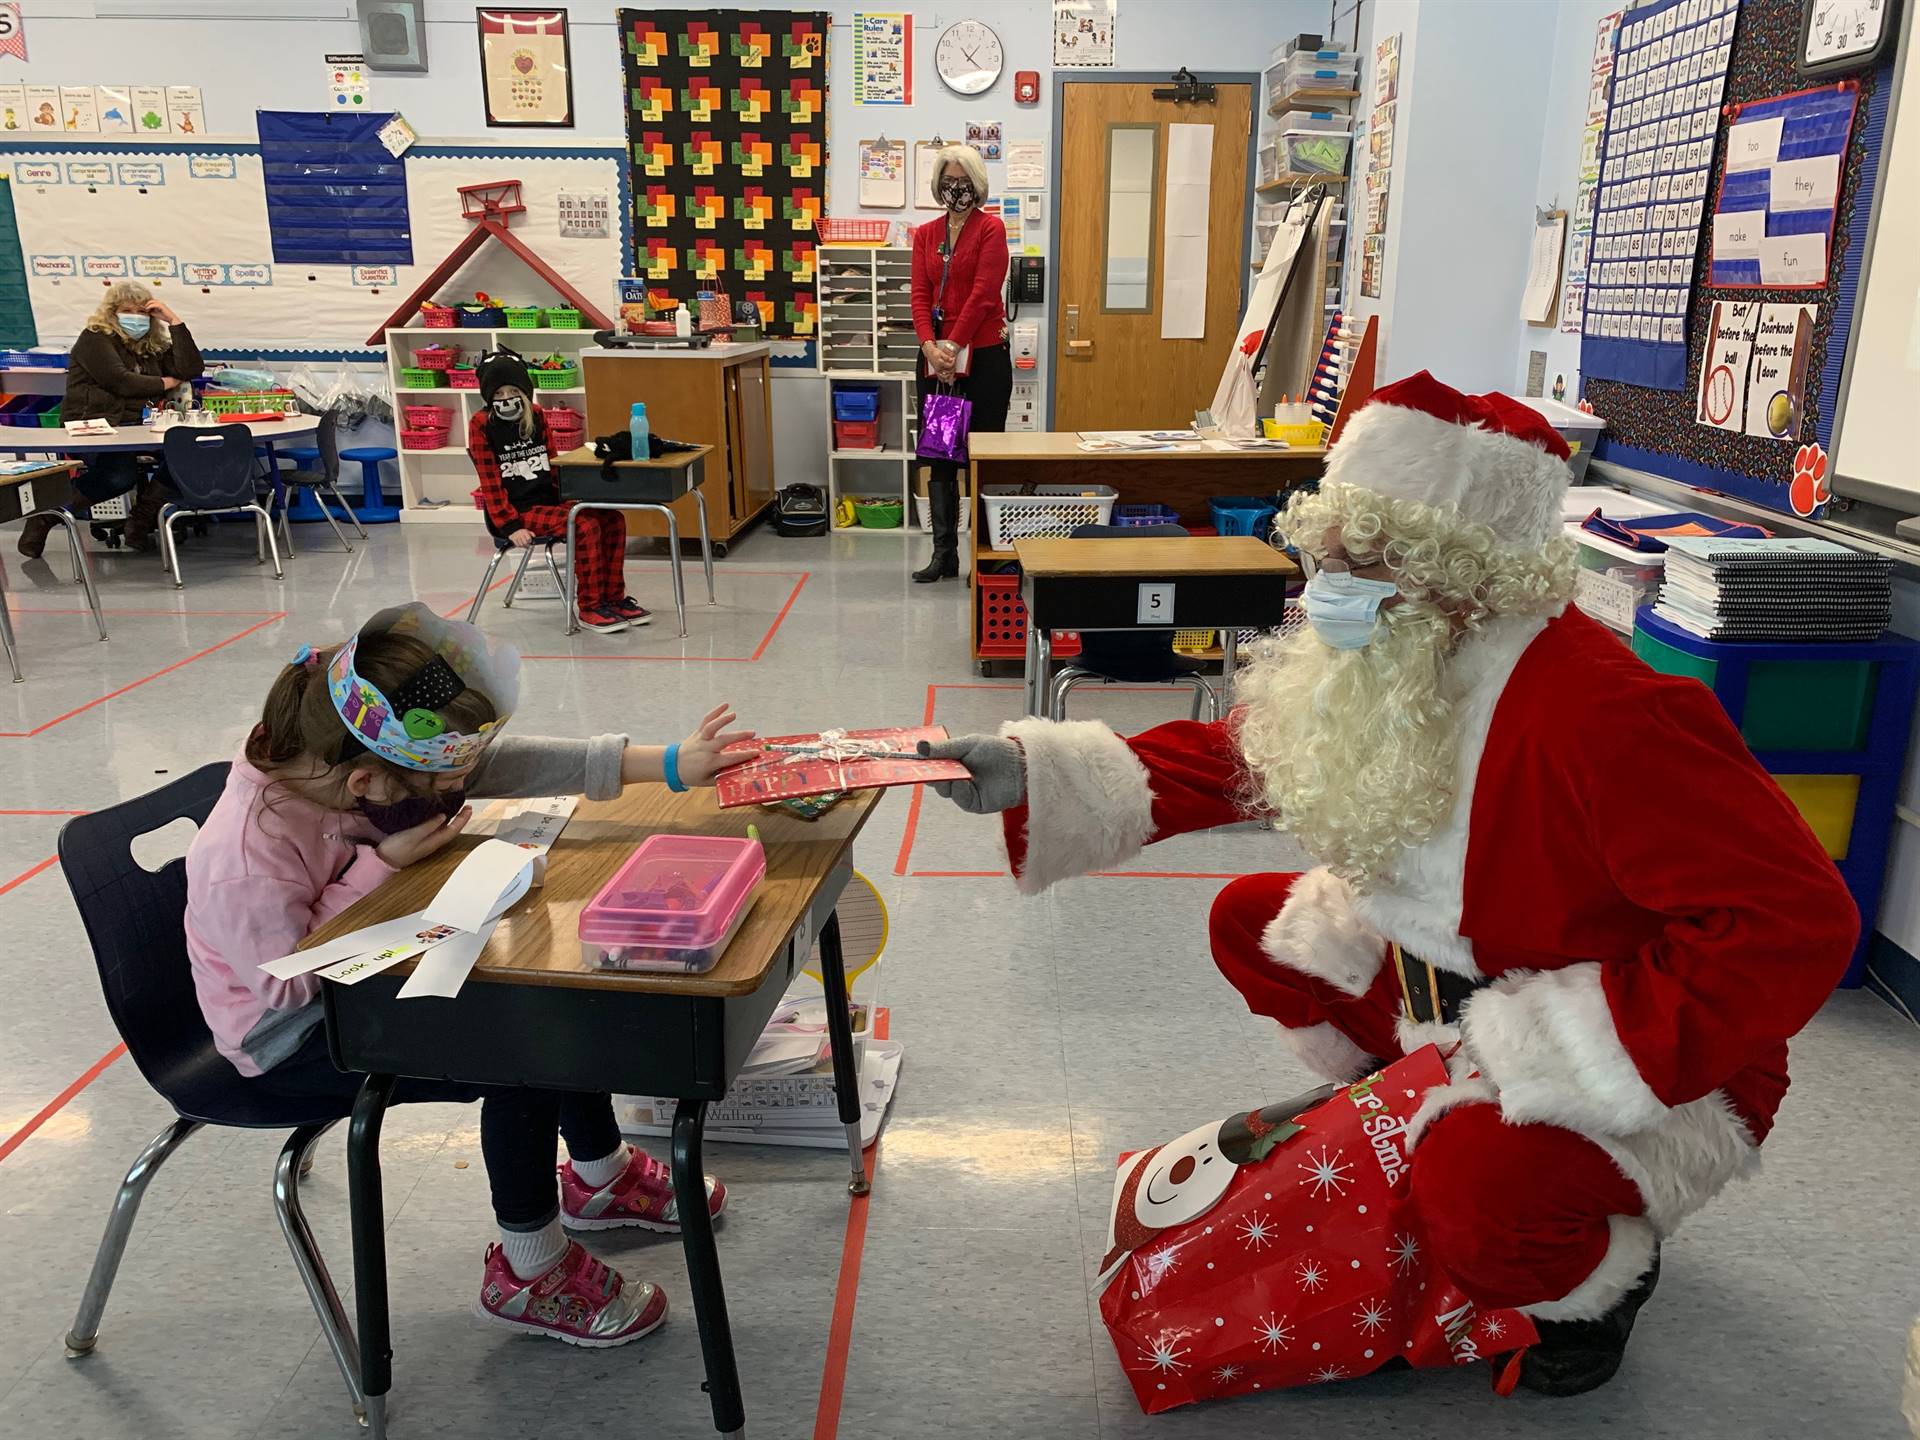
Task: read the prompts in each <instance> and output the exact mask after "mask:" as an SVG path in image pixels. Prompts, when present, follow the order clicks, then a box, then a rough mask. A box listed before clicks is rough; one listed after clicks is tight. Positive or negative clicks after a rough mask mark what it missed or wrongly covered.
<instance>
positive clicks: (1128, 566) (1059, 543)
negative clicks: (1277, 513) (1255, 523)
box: [1013, 535, 1300, 580]
mask: <svg viewBox="0 0 1920 1440" xmlns="http://www.w3.org/2000/svg"><path fill="white" fill-rule="evenodd" d="M1013 553H1014V555H1015V556H1017V557H1018V559H1019V561H1020V567H1021V569H1023V570H1024V571H1025V572H1026V573H1027V575H1028V576H1029V577H1032V578H1036V579H1038V578H1043V577H1044V578H1049V579H1052V578H1059V577H1062V576H1076V575H1100V576H1105V577H1107V578H1109V579H1113V578H1119V579H1125V578H1127V577H1129V576H1133V575H1138V576H1140V577H1142V578H1143V579H1153V578H1157V577H1160V576H1166V575H1271V576H1277V577H1279V578H1280V579H1283V580H1291V579H1293V578H1295V577H1296V576H1298V575H1299V574H1300V567H1299V566H1297V565H1295V564H1294V563H1293V561H1291V560H1289V559H1288V558H1287V557H1286V556H1285V555H1283V554H1282V553H1281V552H1280V551H1278V550H1276V549H1274V548H1273V547H1272V546H1271V545H1269V544H1267V542H1266V541H1264V540H1256V539H1255V538H1254V537H1253V536H1251V535H1190V536H1188V537H1187V538H1185V539H1179V538H1176V537H1172V536H1166V537H1159V538H1154V537H1148V538H1145V539H1140V540H1123V539H1101V540H1062V539H1057V538H1051V539H1045V540H1016V541H1015V542H1014V546H1013Z"/></svg>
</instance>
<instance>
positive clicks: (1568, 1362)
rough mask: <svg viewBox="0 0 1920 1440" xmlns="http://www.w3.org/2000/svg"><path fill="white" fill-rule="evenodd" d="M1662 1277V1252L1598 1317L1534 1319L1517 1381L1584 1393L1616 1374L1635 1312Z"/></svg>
mask: <svg viewBox="0 0 1920 1440" xmlns="http://www.w3.org/2000/svg"><path fill="white" fill-rule="evenodd" d="M1659 1280H1660V1252H1659V1251H1658V1250H1657V1249H1656V1250H1655V1251H1654V1252H1653V1268H1652V1269H1650V1270H1648V1271H1647V1273H1646V1274H1645V1275H1643V1276H1642V1277H1641V1279H1640V1283H1639V1284H1638V1285H1635V1286H1634V1287H1633V1289H1631V1290H1629V1291H1628V1292H1627V1293H1626V1294H1624V1295H1622V1296H1621V1297H1620V1299H1619V1301H1618V1302H1617V1303H1616V1304H1615V1305H1614V1307H1613V1308H1612V1309H1611V1310H1609V1311H1607V1313H1606V1314H1604V1315H1602V1316H1600V1317H1599V1318H1598V1319H1596V1320H1536V1321H1534V1327H1535V1328H1536V1329H1537V1330H1539V1332H1540V1339H1539V1340H1538V1341H1537V1342H1536V1343H1535V1344H1534V1345H1533V1346H1531V1347H1530V1348H1529V1349H1528V1350H1527V1352H1526V1354H1525V1355H1523V1356H1522V1357H1521V1359H1520V1384H1521V1386H1522V1387H1523V1388H1525V1389H1528V1390H1532V1391H1534V1392H1535V1393H1537V1394H1540V1395H1584V1394H1585V1393H1586V1392H1587V1391H1589V1390H1597V1389H1598V1388H1599V1387H1600V1386H1602V1385H1604V1384H1606V1383H1607V1381H1609V1380H1611V1379H1612V1378H1613V1376H1614V1372H1615V1371H1616V1370H1618V1369H1619V1368H1620V1361H1621V1359H1622V1358H1623V1357H1624V1356H1625V1355H1626V1353H1627V1337H1628V1336H1629V1335H1631V1334H1632V1333H1633V1321H1634V1317H1635V1316H1636V1315H1638V1314H1639V1313H1640V1307H1641V1306H1642V1305H1644V1304H1646V1303H1647V1298H1648V1297H1649V1296H1650V1295H1652V1294H1653V1287H1654V1286H1655V1285H1656V1284H1658V1283H1659Z"/></svg>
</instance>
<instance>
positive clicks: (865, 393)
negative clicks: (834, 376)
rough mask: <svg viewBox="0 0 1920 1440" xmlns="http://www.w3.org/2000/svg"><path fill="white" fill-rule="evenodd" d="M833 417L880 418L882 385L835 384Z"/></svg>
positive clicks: (839, 418) (856, 419)
mask: <svg viewBox="0 0 1920 1440" xmlns="http://www.w3.org/2000/svg"><path fill="white" fill-rule="evenodd" d="M833 418H834V419H836V420H853V421H861V420H878V419H879V418H880V387H879V386H878V385H835V386H834V387H833Z"/></svg>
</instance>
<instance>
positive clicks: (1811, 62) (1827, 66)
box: [1794, 0, 1900, 79]
mask: <svg viewBox="0 0 1920 1440" xmlns="http://www.w3.org/2000/svg"><path fill="white" fill-rule="evenodd" d="M1803 3H1804V5H1805V7H1806V8H1805V10H1804V12H1803V13H1802V15H1801V17H1800V49H1799V51H1798V52H1797V53H1796V54H1795V56H1794V69H1796V70H1797V71H1799V72H1800V74H1802V75H1805V76H1807V77H1809V78H1810V79H1812V78H1819V77H1821V76H1826V75H1841V74H1845V73H1846V72H1848V71H1851V70H1865V69H1866V68H1867V67H1868V66H1870V65H1872V64H1873V63H1874V62H1875V61H1876V60H1878V59H1879V58H1880V54H1881V52H1882V51H1883V50H1885V49H1886V47H1887V44H1888V42H1889V41H1890V40H1891V39H1892V38H1893V36H1894V35H1895V34H1896V33H1897V31H1898V27H1897V26H1895V24H1894V23H1893V18H1894V11H1895V10H1897V9H1898V8H1899V4H1900V0H1803Z"/></svg>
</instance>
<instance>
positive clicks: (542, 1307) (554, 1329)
mask: <svg viewBox="0 0 1920 1440" xmlns="http://www.w3.org/2000/svg"><path fill="white" fill-rule="evenodd" d="M473 1313H474V1314H476V1315H478V1316H479V1317H480V1318H481V1319H482V1320H485V1321H487V1322H488V1323H489V1324H492V1325H499V1326H502V1327H504V1328H506V1329H508V1330H518V1331H520V1332H521V1333H523V1334H528V1335H551V1336H552V1337H553V1338H554V1339H556V1340H564V1341H566V1343H567V1344H569V1345H584V1346H587V1347H589V1348H592V1349H596V1350H603V1349H608V1348H610V1347H612V1346H615V1345H624V1344H626V1343H627V1342H628V1341H629V1340H638V1339H639V1338H640V1337H641V1336H642V1335H648V1334H651V1333H652V1332H653V1331H655V1330H658V1329H659V1328H660V1327H661V1326H662V1325H664V1324H665V1323H666V1319H667V1296H666V1292H665V1291H663V1290H662V1289H660V1287H659V1286H657V1285H651V1284H648V1283H646V1282H644V1281H642V1282H639V1283H635V1282H633V1281H629V1280H628V1279H627V1278H626V1277H625V1276H623V1275H622V1274H621V1273H620V1272H619V1271H618V1270H614V1269H612V1268H610V1267H609V1266H606V1265H603V1264H602V1263H601V1262H600V1261H598V1260H596V1259H594V1258H593V1256H591V1255H589V1254H588V1253H587V1248H586V1246H584V1245H582V1244H581V1243H580V1242H579V1241H578V1240H569V1241H568V1242H567V1250H566V1253H565V1254H564V1255H562V1256H561V1257H560V1258H559V1260H557V1261H556V1262H554V1266H553V1268H552V1269H551V1270H549V1271H547V1273H546V1274H544V1275H542V1276H540V1277H539V1278H538V1279H537V1280H522V1279H521V1278H520V1277H519V1276H517V1275H515V1274H514V1273H513V1267H512V1266H511V1265H509V1264H507V1257H506V1256H505V1254H503V1253H502V1252H501V1249H500V1247H499V1246H498V1245H489V1246H488V1247H487V1272H486V1275H485V1277H484V1278H483V1280H482V1281H481V1285H480V1298H479V1300H478V1301H476V1302H475V1304H474V1307H473Z"/></svg>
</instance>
